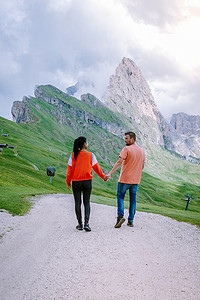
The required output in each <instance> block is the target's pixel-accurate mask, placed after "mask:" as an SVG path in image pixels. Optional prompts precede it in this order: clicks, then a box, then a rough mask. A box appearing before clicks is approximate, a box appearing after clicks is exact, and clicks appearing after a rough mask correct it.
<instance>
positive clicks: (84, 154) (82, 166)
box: [66, 136, 107, 231]
mask: <svg viewBox="0 0 200 300" xmlns="http://www.w3.org/2000/svg"><path fill="white" fill-rule="evenodd" d="M87 147H88V144H87V141H86V138H85V137H83V136H80V137H79V138H77V139H76V140H75V141H74V148H73V153H72V154H71V156H70V158H69V161H68V166H67V178H66V182H67V187H68V189H69V190H71V180H72V190H73V194H74V199H75V212H76V217H77V220H78V225H77V226H76V229H78V230H83V222H82V214H81V192H83V204H84V208H85V219H84V229H85V231H91V228H90V226H89V218H90V194H91V191H92V177H93V174H92V169H93V170H94V171H95V172H96V173H97V175H99V176H100V177H101V178H102V179H104V181H106V180H107V177H106V175H105V174H104V173H103V172H102V170H101V168H100V166H99V164H98V162H97V159H96V157H95V155H94V154H93V153H92V152H89V151H87Z"/></svg>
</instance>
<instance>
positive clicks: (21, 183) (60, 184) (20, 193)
mask: <svg viewBox="0 0 200 300" xmlns="http://www.w3.org/2000/svg"><path fill="white" fill-rule="evenodd" d="M49 92H51V91H49ZM67 97H68V99H69V100H66V99H65V101H71V102H70V105H71V106H72V105H75V106H76V105H77V101H78V100H76V99H75V98H72V97H69V96H67ZM78 102H80V101H78ZM36 104H37V107H36ZM79 104H80V105H81V110H86V111H88V109H89V108H88V107H90V112H91V113H93V114H94V115H95V114H96V112H95V109H96V108H94V110H93V108H92V105H90V104H88V103H81V102H80V103H79ZM28 105H29V107H30V109H31V110H32V113H33V114H34V115H35V118H36V120H37V122H36V123H32V124H16V123H13V122H11V121H9V120H6V119H3V118H0V132H1V133H7V134H9V136H8V137H2V136H0V143H7V144H8V145H14V146H15V148H14V150H13V149H9V148H4V150H3V154H2V155H0V167H1V172H0V195H1V197H0V208H1V209H6V210H7V211H9V212H10V213H12V214H13V215H14V214H21V215H22V214H24V213H26V212H27V211H28V210H29V209H30V207H31V201H30V198H32V197H33V196H34V195H39V194H48V193H51V194H52V193H68V192H69V191H68V190H67V187H66V183H65V176H66V166H67V161H68V158H69V155H70V153H71V152H72V147H73V141H74V139H75V138H76V137H77V136H79V135H85V136H86V137H87V139H88V143H89V150H90V151H92V152H94V153H95V154H96V156H97V159H98V162H99V164H100V165H101V167H102V169H103V170H104V171H105V172H108V171H109V170H110V169H111V168H112V165H113V164H114V162H115V161H116V160H117V158H118V154H119V152H120V150H121V148H122V147H123V146H124V142H123V140H122V139H120V138H119V137H117V136H114V135H113V134H111V133H108V132H107V131H105V130H104V129H101V128H99V127H97V126H96V125H93V124H90V126H89V127H87V128H84V126H83V125H81V123H80V124H78V125H77V126H78V127H76V130H75V129H73V128H72V127H71V126H68V125H66V124H65V125H62V124H60V123H59V122H58V120H57V119H56V117H54V115H53V114H52V110H55V112H56V111H57V110H58V108H57V107H55V106H53V105H51V104H48V103H46V102H44V101H42V100H40V99H36V98H32V99H31V101H30V103H29V104H28ZM38 107H39V108H40V109H38ZM55 115H56V114H55ZM103 115H105V116H106V108H104V113H103ZM99 116H100V115H99ZM105 116H103V118H106V117H105ZM113 117H114V116H113V115H112V112H110V111H109V112H108V116H107V118H108V119H109V120H111V119H112V118H113ZM115 118H116V117H115ZM77 128H78V130H77ZM151 151H152V154H151V156H149V157H148V158H147V164H146V166H145V170H144V172H143V176H142V181H141V184H140V186H139V190H138V201H137V202H138V206H137V208H138V210H142V211H147V212H154V213H160V214H163V215H168V216H171V217H173V218H176V219H178V220H180V221H188V222H191V223H192V224H197V225H199V226H200V217H199V216H200V214H199V213H200V188H199V186H200V184H199V173H198V172H199V167H198V166H194V165H191V164H188V163H187V162H184V161H182V160H180V159H178V158H176V157H175V156H172V155H171V154H170V153H169V152H168V151H167V150H164V149H160V150H158V148H156V147H155V149H153V148H152V145H151ZM152 157H153V159H152ZM150 158H151V160H150ZM47 166H55V167H56V176H55V177H54V178H53V180H52V183H50V180H49V177H48V176H47V175H46V167H47ZM36 167H37V170H36ZM170 170H171V171H170ZM190 173H191V174H190ZM118 175H119V172H116V173H115V174H114V175H113V178H111V180H110V181H109V182H107V183H104V182H103V180H102V179H101V178H99V177H98V176H97V175H94V179H93V195H92V201H95V202H98V203H104V204H108V205H116V199H115V198H116V197H115V194H116V187H117V177H118ZM190 179H191V180H190ZM186 193H190V194H192V195H193V197H194V200H192V201H191V203H190V204H189V209H188V211H185V205H186V201H184V198H185V196H184V195H185V194H186ZM127 205H128V196H127V197H126V206H127Z"/></svg>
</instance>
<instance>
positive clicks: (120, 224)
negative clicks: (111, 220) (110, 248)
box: [115, 216, 125, 228]
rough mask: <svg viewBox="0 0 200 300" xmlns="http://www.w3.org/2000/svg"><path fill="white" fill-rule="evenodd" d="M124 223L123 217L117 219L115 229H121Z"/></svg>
mask: <svg viewBox="0 0 200 300" xmlns="http://www.w3.org/2000/svg"><path fill="white" fill-rule="evenodd" d="M124 222H125V218H124V217H123V216H119V217H117V223H116V224H115V228H120V227H121V226H122V224H123V223H124Z"/></svg>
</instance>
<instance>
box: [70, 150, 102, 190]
mask: <svg viewBox="0 0 200 300" xmlns="http://www.w3.org/2000/svg"><path fill="white" fill-rule="evenodd" d="M92 169H93V170H94V171H95V172H96V173H97V175H99V176H100V177H101V178H102V179H105V174H104V173H103V172H102V170H101V167H100V166H99V164H98V162H97V159H96V156H95V155H94V154H93V153H92V152H88V151H80V152H79V154H78V157H77V160H75V158H74V153H72V154H71V156H70V158H69V161H68V165H67V176H66V182H67V185H70V183H71V180H72V181H82V180H90V179H92V177H93V174H92Z"/></svg>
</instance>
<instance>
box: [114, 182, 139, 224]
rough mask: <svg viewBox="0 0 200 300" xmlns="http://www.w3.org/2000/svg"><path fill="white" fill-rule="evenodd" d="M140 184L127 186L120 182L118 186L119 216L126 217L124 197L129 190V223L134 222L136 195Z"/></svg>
mask: <svg viewBox="0 0 200 300" xmlns="http://www.w3.org/2000/svg"><path fill="white" fill-rule="evenodd" d="M137 188H138V184H127V183H121V182H118V186H117V213H118V216H124V197H125V194H126V191H127V190H129V216H128V221H129V222H132V221H133V219H134V215H135V212H136V195H137Z"/></svg>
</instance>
